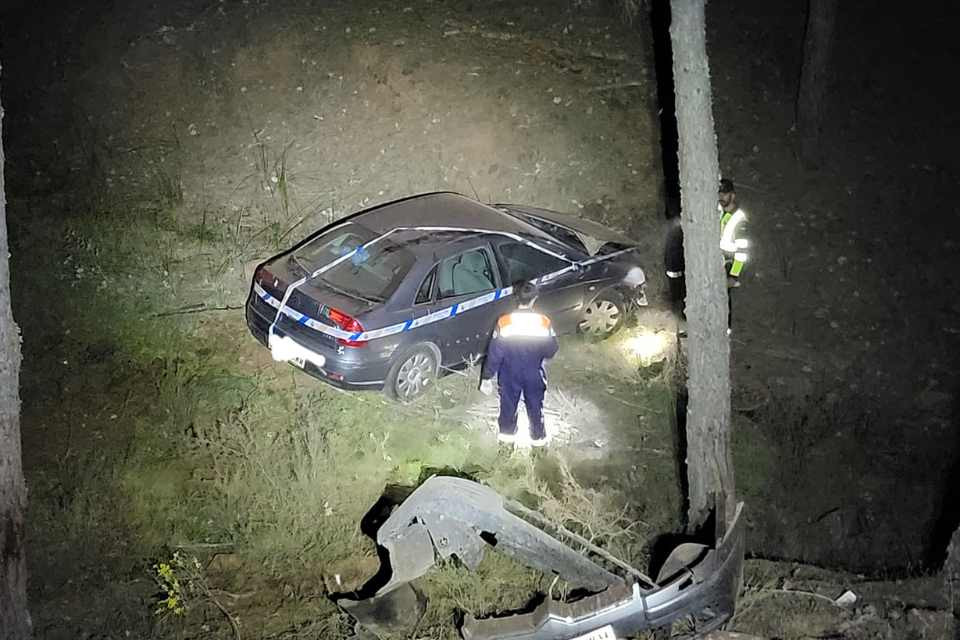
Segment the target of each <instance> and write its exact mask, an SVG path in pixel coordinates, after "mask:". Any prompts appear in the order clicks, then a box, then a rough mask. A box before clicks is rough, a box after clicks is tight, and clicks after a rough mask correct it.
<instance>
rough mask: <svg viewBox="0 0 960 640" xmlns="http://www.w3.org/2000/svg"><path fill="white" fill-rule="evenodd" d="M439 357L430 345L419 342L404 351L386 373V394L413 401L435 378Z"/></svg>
mask: <svg viewBox="0 0 960 640" xmlns="http://www.w3.org/2000/svg"><path fill="white" fill-rule="evenodd" d="M439 364H440V358H439V357H438V355H437V353H436V351H435V350H434V349H433V348H431V346H430V345H427V344H420V345H417V346H415V347H413V348H411V349H409V350H408V351H405V352H404V353H403V354H402V355H401V356H400V357H399V358H397V360H396V361H395V362H394V363H393V366H392V367H390V372H389V373H388V374H387V384H386V391H387V394H388V395H389V396H390V397H392V398H394V399H395V400H399V401H400V402H413V401H414V400H416V399H417V398H419V397H420V396H421V395H423V394H424V393H425V392H426V391H427V389H429V388H430V387H431V386H433V384H434V383H435V382H436V380H437V374H438V372H439V368H440V367H439Z"/></svg>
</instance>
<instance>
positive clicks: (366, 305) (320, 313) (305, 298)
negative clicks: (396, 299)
mask: <svg viewBox="0 0 960 640" xmlns="http://www.w3.org/2000/svg"><path fill="white" fill-rule="evenodd" d="M266 271H267V272H268V273H269V275H272V276H273V277H272V278H270V277H263V276H261V277H259V278H258V280H257V281H258V282H259V283H260V286H262V287H263V288H264V289H265V290H266V291H267V293H269V294H270V295H271V296H273V297H274V298H276V299H277V300H283V297H284V295H285V294H286V291H287V288H288V287H290V286H291V283H292V282H296V281H298V280H300V279H301V278H303V277H304V275H306V273H305V271H304V270H303V269H302V268H301V267H300V266H299V265H297V264H296V262H294V261H293V260H291V259H289V258H288V257H283V258H280V259H278V260H276V261H274V262H273V263H270V264H267V265H266ZM287 306H288V307H290V308H291V309H294V310H296V311H299V312H300V313H302V314H304V315H306V316H308V317H310V318H312V319H314V320H317V321H319V322H321V323H323V324H325V325H327V326H330V327H336V326H338V325H337V323H336V322H334V321H333V320H332V319H331V318H330V309H336V310H337V311H340V312H341V313H344V314H346V315H348V316H350V317H352V318H356V319H358V320H360V322H361V323H362V320H361V319H360V318H361V316H363V315H364V314H366V313H367V312H369V311H370V310H371V309H373V308H375V307H376V306H378V303H375V302H373V301H370V300H365V299H363V298H360V297H357V296H355V295H351V294H349V293H346V292H343V291H339V290H337V289H336V288H335V287H334V286H332V285H329V284H327V283H325V282H324V281H323V280H322V277H316V278H313V279H311V280H308V281H307V282H304V283H302V284H301V285H299V286H298V287H297V288H296V289H295V290H294V291H293V292H292V293H291V294H290V298H289V299H288V300H287ZM277 327H278V328H280V329H281V330H282V331H283V332H284V333H288V334H290V335H293V336H295V335H297V334H304V333H306V334H307V335H310V336H311V337H313V338H314V339H320V340H321V341H322V342H323V343H324V344H327V343H329V344H330V345H331V346H334V345H335V340H334V338H333V337H332V336H329V335H326V334H323V333H321V332H318V331H315V330H313V329H310V328H308V327H305V326H303V325H301V324H299V323H297V322H296V321H294V320H293V319H291V318H288V317H286V316H284V317H281V318H280V319H279V320H278V322H277Z"/></svg>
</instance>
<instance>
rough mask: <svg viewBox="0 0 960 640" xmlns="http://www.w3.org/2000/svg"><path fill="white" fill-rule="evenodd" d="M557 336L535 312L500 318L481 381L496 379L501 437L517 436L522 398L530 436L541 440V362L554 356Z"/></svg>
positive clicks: (543, 386)
mask: <svg viewBox="0 0 960 640" xmlns="http://www.w3.org/2000/svg"><path fill="white" fill-rule="evenodd" d="M558 348H559V344H558V343H557V336H556V334H555V333H554V332H553V327H551V326H550V319H549V318H548V317H547V316H545V315H543V314H541V313H537V312H535V311H527V310H521V311H515V312H513V313H509V314H506V315H503V316H501V317H500V319H499V320H498V321H497V327H496V329H494V331H493V337H492V338H491V339H490V346H489V347H488V348H487V358H486V360H485V361H484V363H483V372H482V373H481V378H482V379H483V380H489V379H490V378H492V377H494V376H497V382H498V384H499V388H500V418H499V421H498V422H499V424H500V435H501V436H502V437H503V438H504V439H506V440H510V439H512V438H513V437H515V436H516V433H517V404H518V403H519V402H520V397H521V396H523V403H524V405H525V406H526V408H527V418H528V419H529V421H530V437H531V439H533V440H534V441H544V440H545V439H546V437H547V433H546V430H545V428H544V425H543V394H544V391H546V388H547V376H546V372H545V371H544V369H543V361H544V360H546V359H547V358H552V357H553V356H554V354H556V353H557V349H558Z"/></svg>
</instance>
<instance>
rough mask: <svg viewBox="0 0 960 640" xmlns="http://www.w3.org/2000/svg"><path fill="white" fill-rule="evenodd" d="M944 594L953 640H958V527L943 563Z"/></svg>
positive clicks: (959, 568)
mask: <svg viewBox="0 0 960 640" xmlns="http://www.w3.org/2000/svg"><path fill="white" fill-rule="evenodd" d="M943 580H944V592H945V594H946V601H947V608H948V610H949V611H950V612H951V613H953V636H952V637H953V638H954V640H960V527H957V529H956V531H954V532H953V537H952V538H951V539H950V544H949V545H948V546H947V559H946V561H945V562H944V563H943Z"/></svg>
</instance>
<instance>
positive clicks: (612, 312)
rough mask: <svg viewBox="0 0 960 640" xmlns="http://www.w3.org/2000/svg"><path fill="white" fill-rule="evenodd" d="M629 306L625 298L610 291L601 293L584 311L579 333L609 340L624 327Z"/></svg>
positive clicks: (578, 327)
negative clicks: (608, 338)
mask: <svg viewBox="0 0 960 640" xmlns="http://www.w3.org/2000/svg"><path fill="white" fill-rule="evenodd" d="M626 311H627V305H626V303H625V302H624V300H623V297H622V296H620V295H619V294H617V293H615V292H612V291H609V292H604V293H601V294H600V295H599V296H597V297H596V298H594V299H593V300H592V301H591V302H590V303H589V304H587V305H586V306H585V307H584V309H583V315H582V316H581V317H580V323H579V324H578V325H577V331H578V332H579V333H581V334H583V335H586V336H590V337H593V338H607V337H609V336H612V335H613V334H614V333H616V332H617V331H618V330H619V329H620V327H622V326H623V323H624V319H625V317H626Z"/></svg>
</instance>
